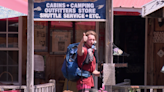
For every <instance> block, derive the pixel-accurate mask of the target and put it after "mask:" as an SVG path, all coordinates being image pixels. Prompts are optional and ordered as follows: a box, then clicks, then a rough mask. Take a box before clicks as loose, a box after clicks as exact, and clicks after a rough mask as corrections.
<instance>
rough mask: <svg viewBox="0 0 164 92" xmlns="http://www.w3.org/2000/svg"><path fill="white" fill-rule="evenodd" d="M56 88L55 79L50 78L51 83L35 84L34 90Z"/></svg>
mask: <svg viewBox="0 0 164 92" xmlns="http://www.w3.org/2000/svg"><path fill="white" fill-rule="evenodd" d="M55 89H56V88H55V80H50V81H49V83H46V84H39V85H35V86H34V92H56V90H55Z"/></svg>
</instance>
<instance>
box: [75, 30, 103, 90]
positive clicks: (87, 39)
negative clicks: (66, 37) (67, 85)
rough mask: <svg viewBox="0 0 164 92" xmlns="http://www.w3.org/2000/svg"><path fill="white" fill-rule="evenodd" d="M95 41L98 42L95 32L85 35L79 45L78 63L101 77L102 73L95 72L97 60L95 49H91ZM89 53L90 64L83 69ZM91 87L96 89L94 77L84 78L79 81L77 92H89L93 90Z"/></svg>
mask: <svg viewBox="0 0 164 92" xmlns="http://www.w3.org/2000/svg"><path fill="white" fill-rule="evenodd" d="M95 41H96V33H95V32H94V31H88V32H86V33H83V38H82V39H81V41H80V43H79V45H78V51H77V53H78V55H77V61H78V66H79V67H80V68H82V69H83V70H86V71H89V72H90V73H92V74H94V75H95V76H99V75H100V72H99V71H97V70H95V68H96V58H95V56H94V49H92V48H91V47H92V45H93V44H94V43H95ZM87 53H88V55H89V61H90V62H89V63H88V64H84V65H83V67H82V64H83V62H84V60H85V59H86V57H88V56H87ZM91 87H94V80H93V77H92V75H91V76H90V77H88V78H82V79H79V80H78V81H77V90H78V91H79V92H89V91H88V90H87V89H91ZM83 90H85V91H83Z"/></svg>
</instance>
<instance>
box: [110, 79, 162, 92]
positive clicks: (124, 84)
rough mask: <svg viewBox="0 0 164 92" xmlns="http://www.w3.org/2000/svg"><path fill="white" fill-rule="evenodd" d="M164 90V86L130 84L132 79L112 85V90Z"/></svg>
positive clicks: (136, 91)
mask: <svg viewBox="0 0 164 92" xmlns="http://www.w3.org/2000/svg"><path fill="white" fill-rule="evenodd" d="M158 91H159V92H164V86H157V85H156V86H144V85H130V80H129V79H125V80H124V82H122V83H118V84H116V85H114V86H112V92H158Z"/></svg>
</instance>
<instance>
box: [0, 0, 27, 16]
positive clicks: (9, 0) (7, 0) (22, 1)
mask: <svg viewBox="0 0 164 92" xmlns="http://www.w3.org/2000/svg"><path fill="white" fill-rule="evenodd" d="M0 6H3V7H6V8H9V9H12V10H15V11H18V12H20V13H23V14H28V0H0Z"/></svg>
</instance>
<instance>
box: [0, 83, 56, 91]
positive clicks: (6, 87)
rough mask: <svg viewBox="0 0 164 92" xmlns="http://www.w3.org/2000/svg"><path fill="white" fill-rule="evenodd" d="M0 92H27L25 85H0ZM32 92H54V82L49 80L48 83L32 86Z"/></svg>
mask: <svg viewBox="0 0 164 92" xmlns="http://www.w3.org/2000/svg"><path fill="white" fill-rule="evenodd" d="M0 92H28V91H27V86H26V85H20V86H15V85H1V86H0ZM34 92H56V83H55V80H49V83H45V84H39V85H34Z"/></svg>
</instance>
